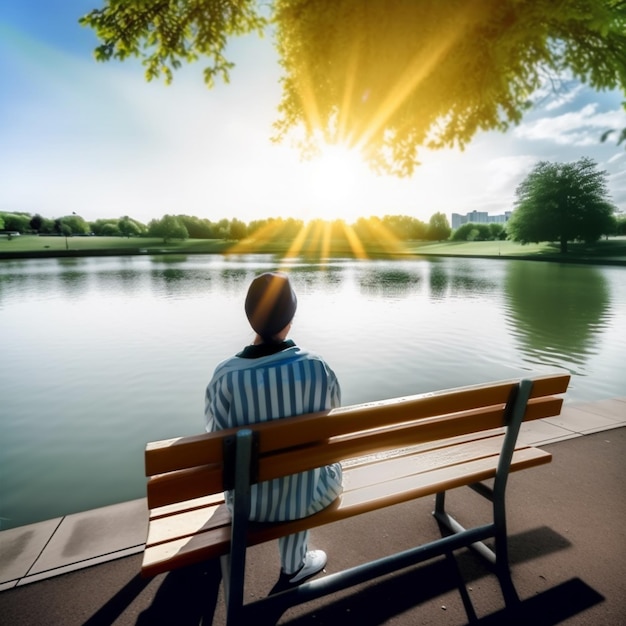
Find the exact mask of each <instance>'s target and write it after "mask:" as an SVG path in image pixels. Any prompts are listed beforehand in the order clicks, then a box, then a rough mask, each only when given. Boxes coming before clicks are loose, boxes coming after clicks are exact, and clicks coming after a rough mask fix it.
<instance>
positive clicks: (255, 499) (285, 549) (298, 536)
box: [226, 463, 342, 574]
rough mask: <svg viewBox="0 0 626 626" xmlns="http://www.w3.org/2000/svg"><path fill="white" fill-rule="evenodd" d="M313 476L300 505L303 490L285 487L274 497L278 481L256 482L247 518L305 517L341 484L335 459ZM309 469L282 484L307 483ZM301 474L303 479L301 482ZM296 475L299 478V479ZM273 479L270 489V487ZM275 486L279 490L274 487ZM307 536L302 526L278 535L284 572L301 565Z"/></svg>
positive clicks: (333, 495)
mask: <svg viewBox="0 0 626 626" xmlns="http://www.w3.org/2000/svg"><path fill="white" fill-rule="evenodd" d="M312 473H313V474H314V475H315V477H316V481H315V483H316V484H314V485H307V489H306V492H307V493H308V498H306V499H305V500H306V501H307V502H306V506H304V505H303V499H302V497H299V496H302V493H298V491H299V490H293V489H291V490H289V489H288V490H286V491H285V492H284V493H282V494H280V493H279V495H280V496H282V497H278V498H276V494H277V491H278V492H280V481H281V480H283V479H277V481H268V482H267V483H260V484H258V485H255V486H254V487H257V488H258V489H254V487H253V489H252V506H251V510H250V520H251V521H255V522H282V521H287V520H292V519H300V518H302V517H308V516H309V515H313V514H314V513H318V512H319V511H321V510H322V509H324V508H326V507H327V506H328V505H329V504H331V503H332V502H333V501H334V500H335V499H336V498H337V496H339V494H340V493H341V491H342V486H341V478H342V473H341V465H340V464H339V463H334V464H333V465H327V466H325V467H321V468H318V469H317V470H312ZM307 475H309V476H310V475H311V474H310V473H309V472H304V473H303V474H299V475H294V476H293V477H287V480H288V481H289V479H292V482H291V483H289V482H287V483H285V484H292V485H293V484H299V485H300V486H302V485H303V484H306V478H307V477H308V476H307ZM302 477H305V478H304V483H303V482H302ZM298 479H300V481H299V482H297V481H298ZM272 483H273V487H274V488H273V489H272ZM276 487H278V490H277V489H276ZM228 496H229V494H227V497H226V502H227V504H229V505H230V500H231V499H230V498H229V497H228ZM308 540H309V531H308V530H304V531H302V532H299V533H294V534H293V535H287V536H285V537H281V538H280V539H279V540H278V550H279V553H280V564H281V567H282V571H283V572H284V573H285V574H293V573H295V572H297V571H298V570H299V569H300V568H301V567H302V565H304V557H305V556H306V553H307V548H308Z"/></svg>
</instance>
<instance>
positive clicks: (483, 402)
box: [145, 374, 570, 509]
mask: <svg viewBox="0 0 626 626" xmlns="http://www.w3.org/2000/svg"><path fill="white" fill-rule="evenodd" d="M569 378H570V377H569V375H568V374H555V375H546V376H540V377H536V378H533V379H532V388H531V391H530V399H529V401H528V403H527V404H526V407H525V411H524V414H523V420H524V421H529V420H535V419H540V418H545V417H550V416H553V415H558V414H559V413H560V410H561V405H562V403H563V399H562V398H560V397H556V396H558V395H559V394H563V393H565V391H566V389H567V385H568V383H569ZM518 388H519V381H517V380H513V381H511V380H509V381H502V382H496V383H492V384H488V385H476V386H470V387H461V388H457V389H449V390H444V391H439V392H433V393H427V394H420V395H415V396H409V397H404V398H394V399H391V400H383V401H380V402H372V403H366V404H359V405H353V406H347V407H341V408H337V409H332V410H329V411H323V412H320V413H314V414H308V415H301V416H296V417H292V418H289V419H281V420H275V421H272V422H265V423H262V424H255V425H251V426H249V427H246V428H249V429H250V430H252V431H253V432H254V433H255V447H256V450H255V463H254V464H253V465H254V467H253V474H252V482H259V481H264V480H269V479H272V478H277V477H279V476H285V475H288V474H294V473H297V472H301V471H305V470H308V469H311V468H314V467H320V466H322V465H327V464H329V463H333V462H336V461H342V460H347V459H350V458H355V457H359V456H363V455H366V454H371V453H375V452H382V451H386V450H393V449H397V448H400V447H405V446H411V445H416V444H420V443H425V442H429V441H436V440H440V439H447V438H450V437H457V436H463V435H468V434H470V433H474V432H478V431H484V430H489V429H494V428H499V427H503V426H507V420H508V419H509V416H508V415H507V409H506V407H507V404H508V406H511V404H512V403H511V399H512V397H513V396H514V395H515V394H516V393H517V390H518ZM237 430H240V429H229V430H223V431H220V432H216V433H206V434H201V435H195V436H190V437H181V438H178V439H169V440H165V441H157V442H153V443H150V444H148V446H147V448H146V455H145V464H146V476H148V477H149V481H148V491H147V494H148V506H149V508H150V509H153V508H157V507H161V506H165V505H169V504H174V503H176V502H182V501H186V500H190V499H193V498H200V497H203V496H207V495H211V494H216V493H221V492H222V491H223V490H224V489H225V488H231V487H232V486H233V482H234V467H233V466H232V464H233V463H234V454H230V453H229V448H231V447H233V446H234V445H235V444H234V442H235V439H234V438H235V435H236V433H237Z"/></svg>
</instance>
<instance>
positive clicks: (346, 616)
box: [256, 561, 604, 626]
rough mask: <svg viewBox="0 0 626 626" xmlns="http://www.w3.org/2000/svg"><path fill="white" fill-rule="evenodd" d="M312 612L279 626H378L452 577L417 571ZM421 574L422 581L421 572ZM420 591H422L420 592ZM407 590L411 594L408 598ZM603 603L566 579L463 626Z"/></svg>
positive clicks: (541, 618)
mask: <svg viewBox="0 0 626 626" xmlns="http://www.w3.org/2000/svg"><path fill="white" fill-rule="evenodd" d="M420 569H421V570H422V571H421V572H420V571H413V572H410V573H407V574H404V575H401V576H395V577H394V578H393V579H392V580H389V581H385V582H383V583H380V584H376V585H375V586H372V587H368V588H367V589H365V590H363V591H361V592H359V593H357V594H354V595H352V596H350V597H349V598H345V599H342V600H339V601H337V602H334V603H332V604H330V605H327V606H324V607H323V608H321V609H316V610H315V611H311V612H309V613H307V614H305V615H300V616H298V617H295V618H294V619H291V620H287V621H283V622H281V624H283V625H284V626H309V625H311V626H312V625H317V626H319V625H320V624H336V623H341V624H342V626H352V625H354V626H357V625H358V626H378V625H380V624H385V623H388V622H389V621H390V620H392V619H393V618H394V617H396V616H398V615H400V614H402V613H403V612H405V611H407V610H409V609H412V608H415V607H416V606H419V605H420V604H422V603H424V602H425V601H426V600H431V599H433V598H434V597H437V596H438V595H440V593H441V592H442V591H443V590H442V589H437V588H436V586H432V585H430V584H429V581H430V580H433V578H435V577H440V576H447V575H451V576H454V574H453V573H452V572H450V571H449V569H448V568H447V566H446V565H445V561H442V563H440V564H437V566H436V567H434V568H433V567H432V566H429V567H427V568H420ZM424 569H427V576H425V573H426V572H424V571H423V570H424ZM424 586H426V588H424ZM407 590H411V591H410V593H408V592H407ZM602 601H604V596H602V595H601V594H600V593H598V592H597V591H595V590H594V589H593V588H592V587H590V586H589V585H587V584H586V583H585V582H583V581H582V580H581V579H579V578H572V579H570V580H568V581H566V582H563V583H561V584H559V585H557V586H555V587H552V588H551V589H548V590H546V591H543V592H542V593H540V594H537V595H536V596H533V597H531V598H528V599H526V600H522V601H520V602H519V603H518V604H516V605H515V606H514V607H507V608H503V609H501V610H499V611H496V612H495V613H492V614H490V615H487V616H485V617H482V618H478V617H477V616H476V614H475V613H474V612H473V611H472V612H471V614H468V621H467V624H468V626H474V625H476V626H501V625H502V624H507V626H509V625H513V626H528V624H532V625H533V626H555V625H556V624H560V623H562V622H563V621H564V620H567V619H569V618H571V617H573V616H575V615H577V614H579V613H582V612H583V611H585V610H587V609H589V608H590V607H592V606H594V605H596V604H599V603H600V602H602ZM256 623H257V624H259V625H260V624H263V625H264V626H269V625H270V624H275V623H276V616H272V617H270V616H262V617H261V619H260V620H259V621H257V622H256Z"/></svg>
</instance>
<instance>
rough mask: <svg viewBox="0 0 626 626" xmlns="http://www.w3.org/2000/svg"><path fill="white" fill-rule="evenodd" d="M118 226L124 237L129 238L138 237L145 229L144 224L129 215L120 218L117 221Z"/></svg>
mask: <svg viewBox="0 0 626 626" xmlns="http://www.w3.org/2000/svg"><path fill="white" fill-rule="evenodd" d="M117 228H118V230H119V232H120V234H121V235H122V236H123V237H129V238H130V237H138V236H139V235H141V234H142V233H143V232H144V230H145V226H144V225H143V224H140V223H139V222H137V221H135V220H133V219H131V218H130V217H128V215H125V216H124V217H122V218H120V220H119V221H118V223H117Z"/></svg>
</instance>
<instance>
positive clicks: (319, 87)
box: [80, 0, 626, 175]
mask: <svg viewBox="0 0 626 626" xmlns="http://www.w3.org/2000/svg"><path fill="white" fill-rule="evenodd" d="M80 21H81V23H82V24H83V25H87V26H90V27H92V28H94V29H95V31H96V33H97V35H98V37H99V38H100V40H101V42H102V43H101V45H99V46H98V48H97V49H96V58H97V59H98V60H102V61H106V60H109V59H112V58H115V59H119V60H124V59H127V58H129V57H139V58H141V59H142V62H143V64H144V65H145V67H146V77H147V79H148V80H152V79H154V78H158V77H161V76H162V77H164V79H165V81H166V82H171V80H172V78H173V70H176V69H178V68H179V67H180V66H181V64H182V62H193V61H197V60H199V58H200V57H203V58H204V59H205V62H206V63H207V65H206V67H205V70H204V77H205V81H206V83H207V85H208V86H212V85H213V84H214V81H215V79H216V78H217V77H221V79H222V80H224V81H226V82H228V80H229V71H230V70H231V69H232V67H233V63H232V62H231V61H229V60H228V59H227V57H226V54H227V44H228V42H229V40H230V39H231V38H232V37H235V36H239V35H243V34H246V33H250V32H256V33H258V34H260V35H262V34H264V33H266V32H269V33H270V34H271V35H272V36H273V37H274V41H275V44H276V47H277V50H278V53H279V59H280V63H281V66H282V70H283V75H282V78H281V81H282V88H283V94H282V100H281V103H280V105H279V111H278V119H277V121H276V125H275V126H276V136H275V139H277V140H281V139H283V138H284V137H285V136H286V135H288V134H291V133H292V132H293V131H298V132H300V135H299V136H300V140H301V146H302V148H303V150H304V151H305V152H307V151H310V150H315V149H316V147H318V146H319V145H320V144H321V143H322V142H327V143H343V144H346V145H348V146H353V147H356V148H358V149H360V150H361V152H362V153H363V155H364V157H365V158H366V159H367V160H368V161H369V162H370V164H372V166H373V167H374V168H375V169H378V170H379V171H383V172H389V173H394V174H397V175H410V174H411V173H412V172H413V170H414V168H415V166H416V165H417V164H418V158H419V157H418V151H419V149H420V148H422V147H428V148H442V147H450V146H455V145H456V146H460V147H461V148H462V147H464V146H465V145H466V144H467V143H468V142H469V141H470V140H471V138H472V137H473V136H474V135H475V134H476V132H478V131H479V130H490V129H496V130H500V131H504V130H506V129H507V128H508V127H509V126H510V125H511V124H516V123H518V122H519V121H520V120H521V117H522V115H523V113H524V111H526V110H527V109H528V108H529V107H530V106H531V96H532V94H533V93H534V92H535V91H536V90H537V89H538V88H539V87H540V86H541V85H542V84H543V83H544V82H545V81H546V80H548V79H558V78H559V77H562V76H573V77H575V78H577V79H579V80H582V81H583V82H586V83H588V84H589V85H591V86H592V87H593V88H595V89H615V88H621V89H622V90H623V91H624V92H625V93H626V1H624V0H562V1H561V2H554V1H553V0H533V1H532V2H522V1H520V0H472V2H467V0H447V1H446V2H441V1H440V0H396V1H394V2H389V1H388V0H367V2H364V1H363V0H316V1H315V2H311V1H310V0H270V2H269V3H262V2H259V1H257V0H231V1H229V2H225V1H223V0H177V1H176V2H172V1H167V0H161V1H157V0H154V1H152V0H133V1H132V2H131V1H128V0H104V6H103V7H102V8H100V9H94V10H92V11H91V12H90V13H88V14H87V15H85V16H84V17H83V18H81V20H80Z"/></svg>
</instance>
